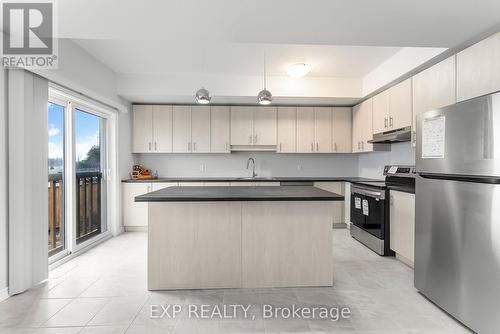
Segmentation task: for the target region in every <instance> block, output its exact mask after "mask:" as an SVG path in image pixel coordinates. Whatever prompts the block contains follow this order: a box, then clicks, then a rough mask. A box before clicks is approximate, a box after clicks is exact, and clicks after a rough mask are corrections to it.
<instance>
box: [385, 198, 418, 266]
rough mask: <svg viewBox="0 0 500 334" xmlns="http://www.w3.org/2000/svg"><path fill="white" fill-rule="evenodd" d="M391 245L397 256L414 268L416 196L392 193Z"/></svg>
mask: <svg viewBox="0 0 500 334" xmlns="http://www.w3.org/2000/svg"><path fill="white" fill-rule="evenodd" d="M390 231H391V233H390V244H391V249H392V250H393V251H394V252H396V256H397V257H398V258H399V259H400V260H402V261H403V262H405V263H406V264H408V265H410V266H412V267H413V263H414V249H415V194H410V193H405V192H400V191H394V190H391V191H390Z"/></svg>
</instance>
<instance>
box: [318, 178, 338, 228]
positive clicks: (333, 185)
mask: <svg viewBox="0 0 500 334" xmlns="http://www.w3.org/2000/svg"><path fill="white" fill-rule="evenodd" d="M314 186H315V187H316V188H320V189H323V190H326V191H329V192H332V193H335V194H338V195H342V196H344V182H314ZM332 208H333V210H332V223H333V224H344V223H345V218H344V201H334V202H332Z"/></svg>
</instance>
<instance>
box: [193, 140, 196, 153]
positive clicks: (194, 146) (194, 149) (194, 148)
mask: <svg viewBox="0 0 500 334" xmlns="http://www.w3.org/2000/svg"><path fill="white" fill-rule="evenodd" d="M193 151H196V142H194V143H193Z"/></svg>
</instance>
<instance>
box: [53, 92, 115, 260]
mask: <svg viewBox="0 0 500 334" xmlns="http://www.w3.org/2000/svg"><path fill="white" fill-rule="evenodd" d="M49 102H53V103H56V104H59V105H62V106H64V107H65V108H66V111H65V112H66V113H65V129H67V131H68V132H69V133H65V136H66V137H67V138H65V145H64V152H65V157H64V158H65V166H64V173H65V174H64V175H65V177H66V175H70V176H71V177H69V178H67V180H69V182H65V189H64V191H65V201H66V203H71V206H70V207H71V209H70V210H65V224H66V227H67V228H66V230H65V236H66V237H65V243H66V245H65V246H66V247H65V250H63V251H61V252H59V253H57V254H55V255H54V256H51V257H50V258H49V265H50V267H52V268H53V267H55V266H57V265H58V264H60V263H64V262H66V261H67V260H69V259H70V258H72V257H73V256H76V255H78V254H79V253H81V252H83V251H86V250H87V249H89V248H91V247H94V246H95V245H97V244H98V243H100V242H102V241H104V240H105V239H108V238H110V237H112V236H113V235H116V234H118V233H119V231H120V226H119V224H118V219H119V215H118V212H117V208H118V199H119V193H118V189H119V187H118V183H117V182H118V180H117V179H116V177H114V176H115V175H117V172H116V171H117V162H118V159H117V158H118V157H117V154H116V152H117V151H118V150H117V149H116V148H117V144H118V143H117V133H118V131H117V125H118V124H117V118H118V115H117V111H116V110H114V109H112V108H110V107H108V106H105V105H102V104H100V103H99V102H97V101H93V100H91V99H89V98H86V97H82V96H80V95H79V94H77V93H75V92H72V91H70V90H68V89H65V88H63V87H60V86H58V85H56V84H53V83H49ZM76 109H80V110H82V111H85V112H89V113H92V114H95V115H97V116H99V117H102V118H103V119H104V120H105V123H106V126H105V128H106V131H104V133H103V136H104V137H105V139H104V141H105V148H104V150H105V156H106V159H105V161H104V166H105V169H103V178H102V182H105V187H103V188H104V189H105V190H106V191H105V195H104V196H103V197H105V198H104V200H105V201H106V205H104V206H103V208H104V210H105V212H104V213H103V214H104V215H105V221H106V222H107V229H106V231H105V232H102V233H101V234H99V235H97V236H95V237H93V238H91V239H89V240H86V241H84V242H82V243H80V244H78V245H77V244H76V230H75V227H76V209H75V208H76V196H75V191H76V179H75V178H74V177H73V176H75V169H76V168H75V156H74V152H75V134H74V125H75V120H74V116H75V112H76V111H75V110H76Z"/></svg>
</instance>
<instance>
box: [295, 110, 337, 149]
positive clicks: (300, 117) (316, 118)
mask: <svg viewBox="0 0 500 334" xmlns="http://www.w3.org/2000/svg"><path fill="white" fill-rule="evenodd" d="M297 152H298V153H331V152H332V108H330V107H297Z"/></svg>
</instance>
